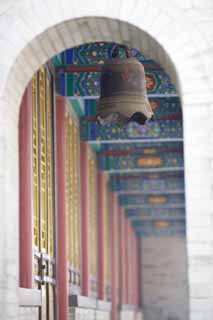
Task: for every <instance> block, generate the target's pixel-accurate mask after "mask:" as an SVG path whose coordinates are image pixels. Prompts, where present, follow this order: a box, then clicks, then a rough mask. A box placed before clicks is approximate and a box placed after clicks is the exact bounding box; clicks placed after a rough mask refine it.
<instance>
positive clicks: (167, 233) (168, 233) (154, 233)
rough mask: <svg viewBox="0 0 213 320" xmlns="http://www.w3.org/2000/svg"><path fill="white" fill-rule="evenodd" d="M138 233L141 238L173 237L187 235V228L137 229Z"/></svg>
mask: <svg viewBox="0 0 213 320" xmlns="http://www.w3.org/2000/svg"><path fill="white" fill-rule="evenodd" d="M136 234H137V236H138V237H140V238H147V237H159V238H160V237H172V236H176V235H178V236H184V237H185V235H186V229H185V228H183V229H180V230H170V229H168V230H136Z"/></svg>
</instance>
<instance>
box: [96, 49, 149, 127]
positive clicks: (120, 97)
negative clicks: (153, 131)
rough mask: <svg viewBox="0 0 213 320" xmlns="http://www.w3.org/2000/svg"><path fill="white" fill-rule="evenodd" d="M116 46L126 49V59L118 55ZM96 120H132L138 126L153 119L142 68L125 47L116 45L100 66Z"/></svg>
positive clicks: (106, 121)
mask: <svg viewBox="0 0 213 320" xmlns="http://www.w3.org/2000/svg"><path fill="white" fill-rule="evenodd" d="M119 48H123V49H124V50H125V54H126V58H119ZM96 119H97V122H98V123H99V124H107V123H116V122H119V121H121V122H123V123H124V124H125V123H128V122H131V121H135V122H137V123H139V124H140V125H143V124H145V122H146V120H147V119H152V120H153V111H152V108H151V106H150V103H149V100H148V98H147V92H146V80H145V72H144V67H143V65H142V64H141V63H140V62H139V61H138V60H137V59H136V58H134V57H132V56H131V53H130V50H129V49H128V48H127V47H126V46H117V47H116V48H115V49H114V51H113V53H112V59H110V60H108V61H106V63H105V64H104V66H103V69H102V73H101V95H100V99H99V102H98V106H97V113H96Z"/></svg>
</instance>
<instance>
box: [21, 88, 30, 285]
mask: <svg viewBox="0 0 213 320" xmlns="http://www.w3.org/2000/svg"><path fill="white" fill-rule="evenodd" d="M32 221H33V217H32V92H31V83H30V84H29V85H28V87H27V88H26V90H25V93H24V96H23V98H22V102H21V108H20V116H19V234H20V238H19V239H20V240H19V241H20V243H19V285H20V287H23V288H33V225H32Z"/></svg>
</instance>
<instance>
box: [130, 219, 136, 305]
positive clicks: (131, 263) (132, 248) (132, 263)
mask: <svg viewBox="0 0 213 320" xmlns="http://www.w3.org/2000/svg"><path fill="white" fill-rule="evenodd" d="M130 235H131V241H130V266H131V272H130V279H131V280H130V282H131V304H132V305H133V304H134V290H135V288H134V286H135V272H134V271H135V270H134V266H135V263H134V250H135V246H134V234H133V227H132V225H131V222H130Z"/></svg>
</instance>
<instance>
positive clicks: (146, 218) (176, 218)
mask: <svg viewBox="0 0 213 320" xmlns="http://www.w3.org/2000/svg"><path fill="white" fill-rule="evenodd" d="M130 220H131V221H132V222H134V223H135V224H137V223H141V222H143V221H151V222H152V221H159V220H168V221H185V220H186V217H185V216H174V217H173V216H168V215H162V216H156V217H149V216H144V217H137V218H134V217H133V218H130Z"/></svg>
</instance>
